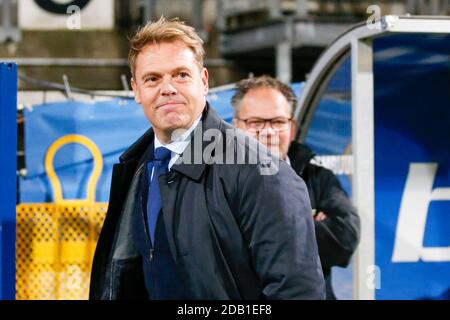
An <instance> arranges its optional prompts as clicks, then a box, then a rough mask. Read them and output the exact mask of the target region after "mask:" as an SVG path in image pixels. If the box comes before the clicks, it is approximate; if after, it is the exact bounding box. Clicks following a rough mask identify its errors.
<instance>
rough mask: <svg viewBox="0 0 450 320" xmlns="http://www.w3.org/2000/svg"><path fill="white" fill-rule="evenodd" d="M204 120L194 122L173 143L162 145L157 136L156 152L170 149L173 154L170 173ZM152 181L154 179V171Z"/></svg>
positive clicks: (169, 167) (169, 166)
mask: <svg viewBox="0 0 450 320" xmlns="http://www.w3.org/2000/svg"><path fill="white" fill-rule="evenodd" d="M201 118H202V115H201V114H200V116H199V117H198V118H197V120H195V121H194V123H193V124H192V126H191V127H190V128H189V129H188V130H187V131H186V132H184V133H183V134H182V135H180V136H179V137H177V138H176V139H175V140H174V141H171V142H170V143H168V144H162V143H161V141H159V139H158V137H157V136H156V134H155V150H156V148H159V147H164V148H167V149H169V150H170V151H171V152H172V153H171V158H170V161H169V165H168V171H170V169H171V168H172V166H173V165H174V164H175V162H176V161H177V160H178V158H179V157H180V155H181V154H182V153H183V151H184V149H186V147H187V146H188V145H189V142H190V139H189V136H190V135H191V133H192V131H194V129H195V128H196V127H197V125H198V123H199V122H200V119H201ZM152 170H154V168H153V169H152ZM151 179H153V171H152V176H151Z"/></svg>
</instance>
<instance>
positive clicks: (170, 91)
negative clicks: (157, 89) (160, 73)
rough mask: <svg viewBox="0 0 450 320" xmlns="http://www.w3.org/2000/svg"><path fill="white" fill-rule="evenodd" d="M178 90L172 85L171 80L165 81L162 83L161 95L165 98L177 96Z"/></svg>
mask: <svg viewBox="0 0 450 320" xmlns="http://www.w3.org/2000/svg"><path fill="white" fill-rule="evenodd" d="M177 92H178V91H177V89H176V88H175V86H174V85H173V84H172V81H171V79H168V78H166V79H164V80H163V82H162V87H161V94H162V95H163V96H171V95H175V94H177Z"/></svg>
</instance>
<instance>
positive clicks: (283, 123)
mask: <svg viewBox="0 0 450 320" xmlns="http://www.w3.org/2000/svg"><path fill="white" fill-rule="evenodd" d="M237 119H238V120H239V121H243V122H244V123H245V126H246V127H247V129H248V130H249V131H254V132H256V131H261V130H263V129H264V128H265V127H266V122H269V123H270V127H271V128H272V129H273V130H274V131H276V132H282V131H286V130H288V129H289V124H290V123H291V120H292V118H285V117H278V118H273V119H261V118H248V119H240V118H237Z"/></svg>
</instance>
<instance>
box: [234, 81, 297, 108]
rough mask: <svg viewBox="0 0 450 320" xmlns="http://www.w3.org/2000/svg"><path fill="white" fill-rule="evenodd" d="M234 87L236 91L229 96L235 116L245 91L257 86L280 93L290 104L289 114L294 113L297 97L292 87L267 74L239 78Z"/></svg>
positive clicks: (257, 87)
mask: <svg viewBox="0 0 450 320" xmlns="http://www.w3.org/2000/svg"><path fill="white" fill-rule="evenodd" d="M235 88H236V92H235V93H234V95H233V97H232V98H231V104H232V106H233V108H234V115H235V116H236V115H237V114H238V112H239V107H240V105H241V101H242V99H243V98H244V96H245V95H246V94H247V92H249V91H250V90H253V89H259V88H272V89H275V90H277V91H279V92H280V93H282V94H283V96H284V97H285V98H286V100H287V101H288V102H289V105H290V106H291V110H290V112H291V114H293V113H294V110H295V107H296V106H297V97H296V96H295V93H294V90H292V88H291V87H290V86H288V85H287V84H285V83H283V82H281V81H280V80H277V79H275V78H272V77H270V76H268V75H262V76H259V77H252V78H248V79H244V80H241V81H239V82H238V83H236V86H235Z"/></svg>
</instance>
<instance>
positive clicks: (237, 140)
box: [90, 105, 325, 299]
mask: <svg viewBox="0 0 450 320" xmlns="http://www.w3.org/2000/svg"><path fill="white" fill-rule="evenodd" d="M208 129H215V131H214V133H217V132H219V133H220V135H219V136H216V138H210V140H209V141H206V140H205V139H203V141H201V146H200V148H199V149H196V148H195V144H196V143H195V141H196V140H195V136H196V135H197V134H200V135H201V133H202V132H203V133H206V132H207V130H208ZM227 131H228V133H232V134H233V135H234V138H232V139H229V136H230V135H227V136H226V135H225V134H226V133H227ZM227 137H228V139H227ZM248 139H249V138H245V136H244V135H243V134H241V133H239V132H237V131H236V130H234V129H233V128H232V127H231V126H230V125H228V124H227V123H225V122H224V121H222V120H221V119H220V118H219V117H218V116H217V114H216V113H215V112H214V111H213V110H212V109H211V108H210V107H209V106H208V105H207V106H206V108H205V111H204V112H203V116H202V122H201V125H199V126H198V127H197V128H196V129H195V130H194V137H193V139H192V140H191V143H190V145H189V146H188V147H187V149H186V150H185V152H184V153H183V159H184V160H186V159H187V158H190V159H191V160H192V158H195V155H197V156H198V153H199V152H200V153H203V154H204V155H206V157H202V156H201V155H200V160H201V161H200V162H198V159H199V158H197V162H195V163H192V164H189V163H186V161H185V162H184V163H178V162H177V163H176V164H175V165H174V166H173V167H172V168H171V170H170V172H169V173H167V174H165V175H162V176H160V178H159V183H160V190H161V197H162V210H163V218H164V225H165V228H166V232H167V238H168V243H169V245H170V250H171V253H172V256H173V258H174V260H175V262H176V265H177V268H178V270H179V274H180V276H181V277H182V278H183V280H184V281H185V283H186V285H187V286H188V288H189V290H190V291H191V292H192V294H193V296H194V298H196V299H323V298H324V296H325V288H324V278H323V273H322V268H321V264H320V259H319V255H318V249H317V244H316V239H315V231H314V223H313V219H312V214H311V212H312V211H311V206H310V201H309V198H308V192H307V188H306V186H305V183H304V182H303V180H302V179H301V178H300V177H298V175H297V174H296V173H295V172H294V171H293V170H292V169H291V168H290V166H289V165H288V164H287V163H285V162H284V161H278V160H276V158H270V159H271V160H270V159H269V160H268V159H267V158H266V159H262V158H259V159H258V161H256V162H251V161H246V163H247V164H220V163H217V162H220V160H217V159H219V158H220V156H223V157H222V159H228V158H227V157H226V155H232V156H235V155H236V153H237V152H238V151H239V150H240V151H244V153H245V155H246V156H247V160H249V159H255V157H254V156H255V155H257V153H258V150H255V148H254V146H255V144H254V143H248V142H249V140H248ZM153 140H154V133H153V130H151V129H150V130H149V131H148V132H147V133H146V134H145V135H144V136H143V137H141V138H140V139H139V140H138V141H137V142H136V143H135V144H134V145H133V146H131V147H130V148H129V149H128V150H127V151H126V152H125V153H124V154H123V155H122V156H121V157H120V163H119V164H116V165H115V166H114V169H113V178H112V186H111V193H110V202H109V208H108V213H107V216H106V219H105V222H104V226H103V229H102V231H101V234H100V238H99V241H98V244H97V248H96V252H95V256H94V262H93V267H92V273H91V283H90V298H91V299H132V298H148V295H147V293H146V289H145V284H144V280H143V275H142V259H148V258H149V257H147V256H143V255H141V254H139V253H138V250H136V248H135V247H134V245H133V241H132V233H133V227H132V223H131V221H132V220H131V218H132V212H133V207H134V204H135V196H134V195H135V193H136V185H137V180H138V179H137V177H139V174H140V172H141V170H140V168H141V167H142V165H141V164H140V162H142V161H141V158H142V156H143V153H144V151H145V150H146V148H148V146H149V145H150V146H152V144H153ZM251 141H253V140H251ZM212 146H214V148H213V147H212ZM256 146H257V149H258V148H263V147H262V145H260V144H256ZM261 150H263V149H261ZM196 152H197V153H196ZM214 160H215V161H214ZM249 162H251V163H252V164H249ZM274 162H276V165H278V169H277V173H276V174H272V175H268V174H261V173H263V172H264V173H267V172H268V171H265V170H266V169H267V168H268V166H271V165H273V164H274Z"/></svg>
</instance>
